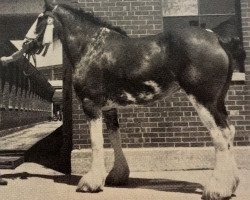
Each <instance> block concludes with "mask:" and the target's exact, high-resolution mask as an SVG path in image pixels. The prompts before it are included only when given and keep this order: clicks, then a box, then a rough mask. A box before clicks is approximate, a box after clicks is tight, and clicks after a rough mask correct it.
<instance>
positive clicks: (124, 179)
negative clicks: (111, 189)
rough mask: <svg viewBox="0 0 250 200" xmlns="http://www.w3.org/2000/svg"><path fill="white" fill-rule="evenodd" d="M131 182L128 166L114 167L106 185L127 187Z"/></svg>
mask: <svg viewBox="0 0 250 200" xmlns="http://www.w3.org/2000/svg"><path fill="white" fill-rule="evenodd" d="M128 180H129V168H128V166H127V165H126V166H120V167H114V168H113V169H112V170H111V171H110V172H109V174H108V176H107V177H106V181H105V185H108V186H121V185H127V184H128Z"/></svg>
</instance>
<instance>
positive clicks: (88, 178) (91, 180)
mask: <svg viewBox="0 0 250 200" xmlns="http://www.w3.org/2000/svg"><path fill="white" fill-rule="evenodd" d="M104 180H105V176H104V174H103V175H101V174H100V173H95V172H88V173H87V174H85V175H84V176H83V177H82V178H81V180H80V181H79V183H78V186H77V189H76V191H77V192H91V193H92V192H93V193H94V192H101V191H103V186H104Z"/></svg>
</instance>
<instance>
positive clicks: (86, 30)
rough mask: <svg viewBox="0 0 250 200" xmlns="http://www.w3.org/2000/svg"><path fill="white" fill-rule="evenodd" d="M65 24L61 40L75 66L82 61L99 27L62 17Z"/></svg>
mask: <svg viewBox="0 0 250 200" xmlns="http://www.w3.org/2000/svg"><path fill="white" fill-rule="evenodd" d="M60 20H61V23H62V24H63V28H62V30H61V31H62V34H60V35H61V37H60V39H61V41H62V44H63V48H64V49H65V51H66V53H67V54H68V55H67V56H68V58H69V59H70V61H71V63H72V64H73V65H76V64H77V62H79V61H80V59H81V56H82V52H83V51H84V49H85V48H86V47H87V45H88V43H89V42H91V36H92V35H94V33H95V30H98V27H93V25H92V24H91V23H89V22H87V21H86V22H77V21H74V20H72V19H71V18H68V17H67V16H63V17H60Z"/></svg>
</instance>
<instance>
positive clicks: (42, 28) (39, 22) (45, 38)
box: [23, 0, 61, 55]
mask: <svg viewBox="0 0 250 200" xmlns="http://www.w3.org/2000/svg"><path fill="white" fill-rule="evenodd" d="M57 6H58V5H57V4H56V3H55V1H53V2H52V3H48V1H46V0H45V6H44V8H45V10H44V12H43V13H41V14H39V16H38V17H37V19H36V21H35V23H34V24H33V25H32V27H31V28H30V30H29V31H28V33H27V35H26V37H25V41H24V43H23V48H24V49H25V52H26V53H27V54H30V55H31V54H40V53H41V52H42V51H43V49H45V50H44V53H43V54H44V55H45V54H46V52H47V50H48V46H49V44H51V43H53V42H54V41H55V40H57V39H58V38H59V31H58V30H59V29H60V27H61V24H60V22H59V21H58V20H57V19H56V18H55V16H54V10H55V9H56V8H57Z"/></svg>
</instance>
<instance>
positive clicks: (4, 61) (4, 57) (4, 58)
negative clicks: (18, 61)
mask: <svg viewBox="0 0 250 200" xmlns="http://www.w3.org/2000/svg"><path fill="white" fill-rule="evenodd" d="M10 60H11V58H10V57H6V56H3V57H1V58H0V61H1V63H2V65H3V66H6V65H7V64H8V63H9V61H10Z"/></svg>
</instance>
